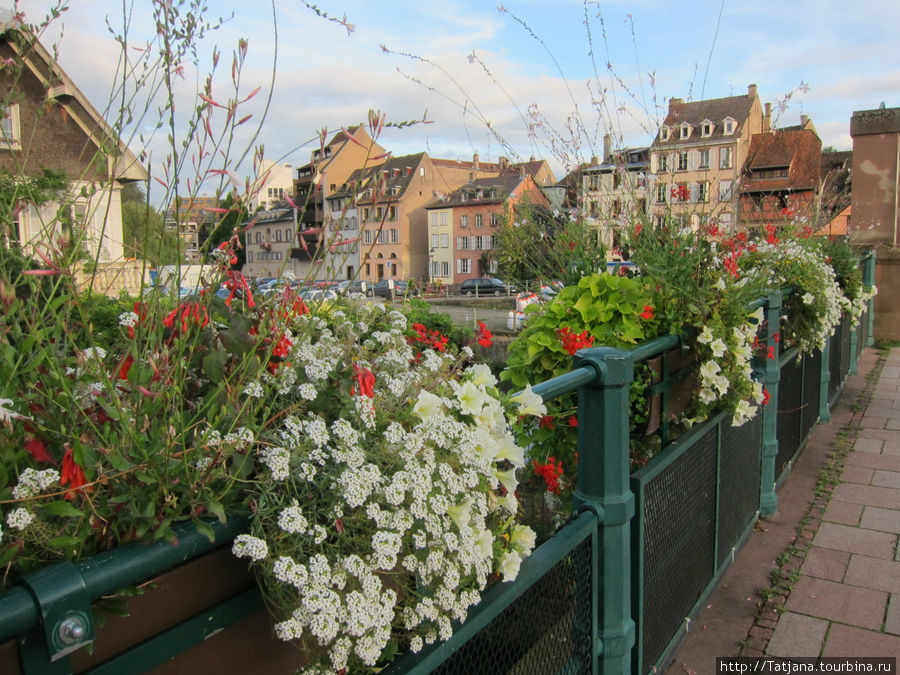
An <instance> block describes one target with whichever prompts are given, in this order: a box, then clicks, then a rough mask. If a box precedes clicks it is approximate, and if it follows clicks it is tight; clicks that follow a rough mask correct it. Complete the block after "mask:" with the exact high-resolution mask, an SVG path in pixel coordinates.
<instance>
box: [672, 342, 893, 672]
mask: <svg viewBox="0 0 900 675" xmlns="http://www.w3.org/2000/svg"><path fill="white" fill-rule="evenodd" d="M879 366H881V371H880V375H879V376H878V381H877V383H876V382H868V381H867V376H868V375H869V374H870V373H872V372H873V370H876V371H877V369H878V367H879ZM831 415H832V419H831V421H830V422H827V423H824V424H818V425H816V427H814V429H813V431H812V433H811V435H810V439H809V441H808V443H807V445H806V447H805V448H804V450H803V452H802V453H801V454H800V456H799V458H798V459H797V461H796V463H795V465H794V467H793V468H792V470H791V473H790V474H789V477H788V479H787V480H786V481H785V483H784V485H783V486H782V487H781V489H780V490H779V491H778V512H777V513H776V514H775V515H774V516H773V517H771V518H765V519H762V520H760V522H759V523H758V524H757V527H756V530H755V531H754V532H753V534H752V535H751V536H750V538H749V539H748V541H747V543H746V544H745V545H744V547H743V548H742V549H741V550H740V551H739V552H738V555H737V558H736V560H735V562H734V564H733V565H732V566H731V567H730V568H729V570H728V571H727V572H726V573H725V575H724V576H723V578H722V580H721V581H720V582H719V585H718V586H717V588H716V589H715V590H714V591H713V593H712V594H711V596H710V598H709V599H708V600H707V602H706V605H705V606H704V608H703V609H702V610H701V612H700V614H699V615H698V616H697V617H696V619H695V620H694V621H693V622H691V624H690V625H691V630H690V631H689V632H688V634H687V636H686V637H685V639H684V641H683V642H682V644H681V645H680V646H679V648H678V650H677V652H676V654H675V657H674V660H673V662H672V664H671V665H670V666H669V668H668V670H667V672H668V673H670V674H671V673H682V672H687V673H697V674H698V675H703V674H705V673H715V657H717V656H737V655H745V656H760V655H762V654H766V655H771V656H783V657H800V656H897V655H900V547H898V537H900V349H894V350H892V351H891V352H890V354H889V355H888V356H887V359H886V361H884V363H883V366H882V365H881V364H880V363H879V354H878V352H877V351H876V350H875V349H873V348H868V349H866V350H865V351H864V352H863V356H862V358H861V359H860V363H859V372H858V373H857V374H856V375H851V376H849V377H848V379H847V383H846V385H845V388H844V391H843V394H842V395H841V397H840V399H839V401H838V402H837V404H836V405H835V406H834V408H833V409H832V412H831ZM835 449H837V450H838V451H840V450H841V449H844V450H845V451H846V455H845V456H844V457H842V458H839V459H838V460H837V462H838V466H837V468H836V471H837V473H838V474H839V475H840V481H839V483H838V484H837V485H836V486H835V487H834V489H833V491H832V492H831V493H830V494H826V495H821V494H820V495H819V496H817V495H816V492H815V490H816V486H817V483H818V481H819V478H820V475H821V474H822V469H823V467H825V466H826V465H827V464H828V461H829V455H830V454H831V453H832V451H834V450H835ZM841 466H843V473H842V474H841V473H840V467H841ZM779 568H780V574H781V579H782V580H783V586H782V589H779V590H776V592H775V593H774V597H770V598H769V599H768V602H765V601H764V600H763V598H762V597H761V595H760V593H759V590H760V589H768V588H771V587H772V585H773V584H772V578H771V575H772V572H773V571H774V570H776V569H779ZM779 593H783V595H778V594H779Z"/></svg>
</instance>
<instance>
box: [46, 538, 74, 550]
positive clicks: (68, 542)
mask: <svg viewBox="0 0 900 675" xmlns="http://www.w3.org/2000/svg"><path fill="white" fill-rule="evenodd" d="M47 543H48V544H49V545H50V546H52V547H53V548H72V547H73V546H79V545H81V539H79V538H78V537H66V536H62V537H54V538H53V539H51V540H50V541H48V542H47Z"/></svg>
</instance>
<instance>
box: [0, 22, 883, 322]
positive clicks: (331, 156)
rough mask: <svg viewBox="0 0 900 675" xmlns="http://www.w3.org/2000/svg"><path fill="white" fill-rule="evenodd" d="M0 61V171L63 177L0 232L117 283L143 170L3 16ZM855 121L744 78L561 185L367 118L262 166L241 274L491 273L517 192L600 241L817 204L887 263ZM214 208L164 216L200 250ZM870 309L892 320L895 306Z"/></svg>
mask: <svg viewBox="0 0 900 675" xmlns="http://www.w3.org/2000/svg"><path fill="white" fill-rule="evenodd" d="M0 59H2V60H3V61H4V63H15V64H19V66H17V67H16V68H3V69H0V89H2V90H3V91H6V92H9V93H10V95H9V96H7V97H5V98H4V101H3V104H2V108H0V170H2V171H6V172H10V173H14V174H16V175H29V174H35V173H40V171H41V170H42V169H52V170H55V171H62V172H65V174H66V175H68V176H69V177H71V178H72V179H73V185H72V189H71V190H70V191H69V192H70V194H69V195H68V196H67V197H65V198H64V200H59V203H55V202H53V200H49V201H46V202H45V203H42V204H40V205H35V204H29V203H23V204H21V205H20V208H16V209H15V210H14V212H13V213H12V216H11V217H12V222H10V223H6V227H5V228H4V233H5V235H4V236H5V239H6V241H5V244H6V245H13V244H16V245H22V246H27V247H31V248H32V249H38V250H40V249H41V248H43V249H44V251H45V252H46V251H51V250H52V249H53V247H54V246H57V242H58V241H60V240H62V239H64V238H65V236H66V229H67V228H68V229H70V230H72V231H75V230H76V229H78V230H79V231H83V232H84V235H85V236H84V239H83V242H82V244H83V245H84V246H85V247H86V248H87V249H88V253H89V254H90V256H91V257H92V258H93V259H94V260H95V261H96V268H95V269H96V270H99V271H101V272H103V273H105V272H106V271H108V272H109V276H110V279H111V280H112V277H113V276H114V275H118V280H115V283H118V284H119V285H118V287H116V286H112V285H111V286H110V290H111V291H112V292H116V291H117V290H120V289H121V288H122V287H123V285H122V284H121V283H120V280H121V272H122V270H123V269H126V267H127V265H125V264H123V262H127V261H123V258H124V249H123V238H122V213H121V200H120V192H121V189H122V186H123V185H125V184H127V183H129V182H134V181H137V182H145V181H147V180H148V175H147V171H146V169H145V168H144V167H143V166H142V165H141V162H140V161H139V160H138V158H137V157H136V156H135V155H134V154H133V153H131V152H130V151H129V149H128V148H127V147H126V145H125V144H124V143H122V141H121V140H120V139H119V138H118V137H117V136H116V134H115V132H114V130H113V129H112V128H111V127H110V126H109V125H108V124H107V123H106V122H105V120H104V119H103V116H102V115H101V114H100V113H99V112H98V111H97V110H96V109H95V108H94V107H93V106H92V105H91V103H90V102H89V101H88V100H87V98H86V97H85V96H84V94H83V93H82V92H81V91H80V90H79V89H78V87H77V86H76V84H75V83H74V82H73V81H72V80H71V79H70V78H69V77H68V76H67V74H66V73H65V72H64V71H63V70H62V69H61V68H60V67H59V65H58V64H57V63H56V61H55V59H54V58H53V56H52V55H51V54H50V53H49V52H48V51H47V50H46V49H44V48H43V47H42V46H41V45H40V42H39V41H37V39H35V38H34V36H33V35H30V34H29V33H28V32H27V31H25V30H22V29H21V27H20V26H16V25H12V24H6V25H4V26H2V28H0ZM850 131H851V136H852V137H853V139H854V151H853V152H852V153H850V152H832V151H826V150H823V148H822V144H821V140H820V139H819V137H818V135H817V134H816V131H815V128H814V126H813V124H812V122H811V121H810V120H809V119H808V118H806V117H801V120H800V124H799V125H797V126H793V127H782V128H777V129H776V128H775V125H773V123H772V111H771V106H769V105H762V104H761V103H760V100H759V96H758V93H757V88H756V86H754V85H750V86H749V87H748V90H747V93H746V94H744V95H740V96H731V97H726V98H720V99H712V100H707V101H690V102H685V101H682V100H681V99H677V98H675V99H671V100H670V102H669V108H668V113H667V115H666V117H665V119H664V120H663V123H662V124H661V125H660V128H659V130H658V132H657V133H656V135H655V137H654V138H653V140H652V142H651V143H650V144H649V145H646V146H643V147H637V148H631V149H616V148H613V147H611V146H612V143H611V142H609V141H607V142H606V143H605V147H604V153H603V157H602V159H598V160H596V161H592V162H591V164H590V165H587V166H583V167H580V168H578V169H577V170H576V171H574V172H573V173H571V174H570V175H569V176H567V177H566V178H564V179H563V180H562V181H560V182H558V181H557V179H556V177H555V176H554V175H553V173H552V171H551V170H550V167H549V166H548V164H547V162H545V161H542V160H532V161H529V162H523V163H518V164H513V163H510V162H508V161H507V160H505V159H504V158H500V159H499V160H498V161H497V162H483V161H480V158H479V157H478V155H477V154H476V155H475V156H473V157H472V160H471V161H457V160H446V159H440V158H433V157H431V156H430V155H429V154H428V153H425V152H422V153H416V154H413V155H407V156H403V157H392V156H390V155H389V153H387V152H386V151H385V149H384V148H382V147H381V146H380V145H379V144H377V143H375V142H373V141H372V139H371V138H370V137H369V136H368V134H367V133H366V131H365V129H364V128H363V127H361V126H358V127H351V128H348V129H346V130H342V131H340V132H338V133H336V134H334V135H333V136H332V137H331V138H330V139H327V142H325V143H323V145H322V146H321V147H320V148H318V149H317V150H315V151H314V152H313V153H312V154H311V156H310V161H309V162H308V163H307V164H305V165H303V166H301V167H299V168H296V169H295V168H294V167H291V166H290V165H279V164H274V163H267V164H263V165H262V167H261V171H260V174H261V175H260V176H259V177H258V179H259V180H258V182H259V183H260V184H261V189H259V190H258V191H257V193H256V195H255V202H254V207H255V208H256V209H257V211H256V213H255V214H254V217H253V220H252V221H250V222H249V223H246V224H245V226H246V229H247V249H246V261H247V262H246V265H247V266H246V268H245V273H246V274H247V275H248V276H274V275H276V274H278V273H280V272H282V271H284V270H286V269H292V270H293V271H294V272H295V274H297V276H305V275H306V272H307V271H308V270H309V265H310V261H311V260H312V259H313V258H315V257H316V254H317V253H318V254H321V255H320V257H322V258H324V260H325V263H324V265H325V267H324V269H322V270H321V276H323V277H324V276H329V277H333V278H350V277H355V276H359V277H361V278H363V279H367V280H370V281H376V280H378V279H382V278H397V279H408V278H418V279H428V280H430V281H441V282H444V283H459V282H461V281H462V280H464V279H466V278H470V277H473V276H482V275H485V274H490V273H491V272H492V271H493V267H492V265H493V263H492V260H493V258H492V251H493V249H494V236H495V230H494V228H495V227H496V224H497V223H498V222H499V221H500V220H501V219H503V218H505V217H507V216H508V215H509V214H510V213H511V212H512V211H513V210H514V209H515V208H516V207H517V206H518V205H520V204H522V203H528V204H529V205H531V206H533V207H535V208H537V209H541V208H546V209H550V210H555V208H560V209H565V208H566V207H568V208H570V209H573V210H577V211H578V212H579V213H580V214H582V215H583V216H584V217H586V218H587V219H589V220H591V221H592V222H594V223H595V224H596V225H597V228H598V232H599V233H600V236H603V237H605V238H606V239H607V242H608V243H609V244H610V246H611V247H614V244H615V239H614V233H615V229H616V227H617V226H618V225H619V224H620V223H621V222H623V221H628V220H632V219H634V218H643V219H645V220H646V221H647V222H651V223H653V224H655V225H663V224H667V223H671V222H672V221H673V220H675V221H678V222H681V223H684V224H689V225H692V226H700V225H703V224H705V223H712V222H718V223H722V224H728V223H737V224H739V225H741V226H744V225H749V226H752V225H754V224H759V223H767V222H773V221H778V220H779V219H782V218H793V217H796V216H797V215H798V214H800V215H803V214H807V213H809V214H817V215H818V220H811V221H810V224H811V225H812V226H814V227H815V228H816V229H818V230H820V231H823V232H825V233H833V234H843V233H846V232H847V231H848V230H847V225H848V223H849V221H850V219H851V218H852V219H853V222H854V228H853V230H854V235H853V236H854V238H855V240H856V241H860V242H861V243H866V244H875V245H878V246H882V245H883V246H886V247H887V248H886V249H885V250H884V251H882V253H881V256H882V259H883V260H885V261H887V260H893V258H891V256H892V251H895V250H896V247H897V239H898V236H900V235H898V231H900V217H898V211H900V208H898V206H897V204H898V200H897V194H898V188H897V186H898V170H897V162H896V156H897V151H896V148H897V147H900V109H898V108H885V107H884V106H882V108H881V109H878V110H869V111H860V112H858V113H854V115H853V120H852V121H851V125H850ZM892 162H893V163H892ZM851 176H852V182H851V180H850V178H851ZM849 187H852V190H849V189H848V188H849ZM850 195H852V205H851V202H850ZM218 206H219V205H218V202H217V201H216V200H215V198H212V197H202V196H201V197H197V198H194V199H192V200H190V201H188V202H184V203H180V204H178V209H177V210H173V212H172V213H171V214H170V216H171V217H170V218H169V219H168V222H169V223H170V226H171V227H172V228H176V229H178V230H179V231H180V232H181V234H182V236H183V237H184V239H185V245H186V246H185V248H186V249H187V250H189V251H191V252H194V254H195V255H197V256H199V252H200V250H201V247H200V245H199V244H200V243H199V233H200V231H201V230H202V229H203V228H204V227H205V226H208V225H210V222H208V221H211V222H215V221H214V219H215V215H210V214H215V213H216V211H215V209H216V208H218ZM141 267H142V266H141V264H140V261H134V263H133V264H132V265H131V269H130V274H131V277H133V278H130V277H129V278H130V281H129V282H128V284H131V286H133V287H135V288H139V286H140V283H141V279H142V274H143V273H142V271H141ZM888 267H889V266H887V265H885V266H880V267H879V269H880V270H887V269H888ZM111 283H112V281H111ZM128 284H125V287H126V288H129V289H130V286H129V285H128ZM95 287H96V286H95ZM881 316H883V317H885V320H889V317H890V312H889V311H888V312H885V311H883V310H882V311H881ZM898 325H900V322H898Z"/></svg>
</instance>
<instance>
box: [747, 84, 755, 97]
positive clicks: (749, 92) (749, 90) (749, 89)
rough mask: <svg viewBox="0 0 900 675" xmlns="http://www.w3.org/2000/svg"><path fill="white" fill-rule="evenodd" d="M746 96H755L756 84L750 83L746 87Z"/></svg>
mask: <svg viewBox="0 0 900 675" xmlns="http://www.w3.org/2000/svg"><path fill="white" fill-rule="evenodd" d="M747 96H749V97H750V98H756V85H755V84H751V85H749V86H748V87H747Z"/></svg>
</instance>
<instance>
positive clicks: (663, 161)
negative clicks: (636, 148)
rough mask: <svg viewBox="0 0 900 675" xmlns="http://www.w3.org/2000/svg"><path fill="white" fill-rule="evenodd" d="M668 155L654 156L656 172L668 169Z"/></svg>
mask: <svg viewBox="0 0 900 675" xmlns="http://www.w3.org/2000/svg"><path fill="white" fill-rule="evenodd" d="M668 158H669V156H668V155H657V157H656V171H657V173H664V172H665V171H668V165H669V162H668Z"/></svg>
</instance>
